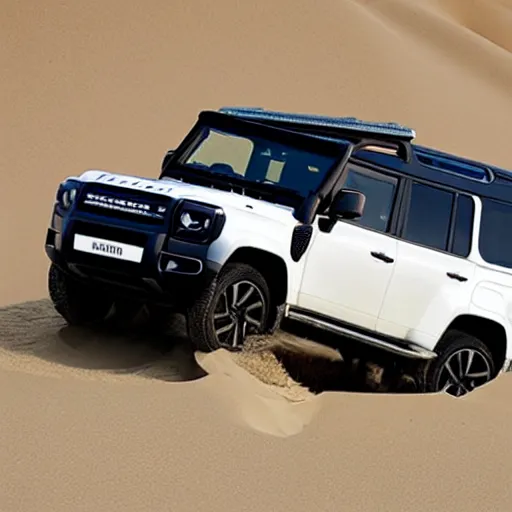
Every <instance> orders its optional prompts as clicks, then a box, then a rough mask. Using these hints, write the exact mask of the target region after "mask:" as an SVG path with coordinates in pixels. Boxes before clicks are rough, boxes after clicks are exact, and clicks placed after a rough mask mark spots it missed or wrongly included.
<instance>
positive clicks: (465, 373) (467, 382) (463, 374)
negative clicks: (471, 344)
mask: <svg viewBox="0 0 512 512" xmlns="http://www.w3.org/2000/svg"><path fill="white" fill-rule="evenodd" d="M491 378H492V372H491V364H490V362H489V360H488V358H487V357H486V356H485V355H484V354H482V353H481V352H479V351H478V350H475V349H471V348H466V349H461V350H458V351H456V352H454V353H453V354H451V355H450V357H448V359H447V360H446V362H445V363H444V365H443V367H442V369H441V371H440V372H439V378H438V381H437V386H436V388H437V389H438V390H439V391H442V392H446V393H448V394H450V395H453V396H457V397H459V396H462V395H465V394H467V393H469V392H470V391H473V390H474V389H475V388H477V387H479V386H482V385H483V384H485V383H486V382H489V381H490V380H491Z"/></svg>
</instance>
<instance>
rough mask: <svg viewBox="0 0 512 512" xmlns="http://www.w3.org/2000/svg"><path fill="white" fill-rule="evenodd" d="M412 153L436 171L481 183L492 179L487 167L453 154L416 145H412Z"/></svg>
mask: <svg viewBox="0 0 512 512" xmlns="http://www.w3.org/2000/svg"><path fill="white" fill-rule="evenodd" d="M414 153H415V155H416V158H417V159H418V161H419V162H420V163H421V164H423V165H424V166H426V167H430V168H431V169H435V170H437V171H442V172H446V173H449V174H454V175H458V176H462V177H464V178H467V179H470V180H474V181H479V182H481V183H490V182H491V181H493V179H494V174H493V173H492V171H491V170H490V169H489V168H488V167H485V166H484V165H481V166H480V165H478V164H477V163H474V162H470V161H468V160H464V159H463V158H460V157H457V156H455V155H450V154H448V153H442V152H441V151H437V150H434V149H430V148H426V147H423V146H418V145H414Z"/></svg>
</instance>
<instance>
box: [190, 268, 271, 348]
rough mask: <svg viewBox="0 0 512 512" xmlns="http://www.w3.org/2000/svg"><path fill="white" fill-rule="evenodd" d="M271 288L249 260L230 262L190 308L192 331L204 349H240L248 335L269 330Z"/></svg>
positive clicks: (199, 345)
mask: <svg viewBox="0 0 512 512" xmlns="http://www.w3.org/2000/svg"><path fill="white" fill-rule="evenodd" d="M269 311H270V291H269V288H268V285H267V282H266V281H265V278H264V277H263V276H262V275H261V273H260V272H258V271H257V270H256V269H255V268H253V267H251V266H250V265H247V264H245V263H229V264H228V265H226V267H225V268H224V269H223V270H222V271H221V273H220V274H219V275H218V277H217V279H215V280H214V281H213V282H212V284H211V285H210V286H209V287H208V288H206V289H205V290H204V291H203V293H202V294H201V295H200V297H199V298H198V299H197V300H196V301H195V303H194V304H193V305H192V307H191V308H190V309H189V310H188V312H187V325H188V334H189V337H190V339H191V341H192V343H193V344H194V345H195V347H196V348H197V349H198V350H200V351H202V352H212V351H214V350H217V349H219V348H225V349H226V350H229V351H231V352H235V351H239V350H240V349H241V348H242V346H243V344H244V342H245V339H246V337H247V336H249V335H253V334H263V333H266V332H267V330H268V319H269Z"/></svg>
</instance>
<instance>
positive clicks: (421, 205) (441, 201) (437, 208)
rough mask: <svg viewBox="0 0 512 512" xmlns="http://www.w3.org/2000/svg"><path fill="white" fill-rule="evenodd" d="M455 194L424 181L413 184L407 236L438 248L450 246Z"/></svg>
mask: <svg viewBox="0 0 512 512" xmlns="http://www.w3.org/2000/svg"><path fill="white" fill-rule="evenodd" d="M453 197H454V194H452V193H451V192H447V191H446V190H441V189H438V188H435V187H430V186H428V185H423V184H421V183H413V184H412V186H411V202H410V205H409V211H408V214H407V218H406V221H405V226H404V233H403V238H404V239H405V240H408V241H409V242H415V243H418V244H421V245H426V246H427V247H432V248H434V249H440V250H443V251H445V250H446V249H447V248H448V235H449V233H450V221H451V216H452V206H453Z"/></svg>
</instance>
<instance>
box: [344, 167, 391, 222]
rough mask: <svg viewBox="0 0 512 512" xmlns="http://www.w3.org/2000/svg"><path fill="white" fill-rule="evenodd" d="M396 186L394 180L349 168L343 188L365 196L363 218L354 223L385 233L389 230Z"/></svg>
mask: <svg viewBox="0 0 512 512" xmlns="http://www.w3.org/2000/svg"><path fill="white" fill-rule="evenodd" d="M397 185H398V180H397V179H396V178H393V177H391V176H387V175H385V174H380V173H377V172H373V171H370V170H368V169H361V168H358V167H357V168H356V167H354V166H351V167H350V168H349V170H348V174H347V177H346V180H345V182H344V184H343V187H344V188H350V189H354V190H358V191H360V192H362V193H363V194H364V195H365V196H366V202H365V206H364V213H363V216H362V217H361V218H360V219H358V220H356V221H354V222H355V223H357V224H358V225H360V226H364V227H367V228H370V229H375V230H377V231H382V232H386V231H387V230H388V229H389V221H390V218H391V213H392V209H393V202H394V199H395V194H396V188H397Z"/></svg>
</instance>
